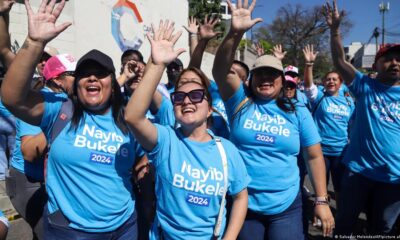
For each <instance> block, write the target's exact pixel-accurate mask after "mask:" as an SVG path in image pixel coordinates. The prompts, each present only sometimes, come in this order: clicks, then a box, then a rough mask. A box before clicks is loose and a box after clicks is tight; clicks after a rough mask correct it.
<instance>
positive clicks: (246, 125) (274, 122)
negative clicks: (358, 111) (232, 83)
mask: <svg viewBox="0 0 400 240" xmlns="http://www.w3.org/2000/svg"><path fill="white" fill-rule="evenodd" d="M246 94H247V93H246V92H245V89H244V87H243V86H241V87H240V89H239V90H238V91H237V92H236V93H235V94H234V95H233V96H232V97H231V98H230V99H229V100H228V101H227V102H226V103H225V106H226V108H227V109H226V110H227V113H228V117H229V121H230V123H231V140H232V142H233V143H234V144H235V145H236V146H237V147H238V149H239V151H240V154H241V155H242V157H243V160H244V163H245V165H246V168H247V171H248V173H249V175H250V177H251V179H252V181H251V182H250V184H249V186H248V191H249V209H251V210H253V211H255V212H258V213H261V214H265V215H271V214H278V213H281V212H283V211H284V210H285V209H287V208H288V207H289V206H290V205H291V204H292V203H293V201H294V199H295V198H296V196H297V193H298V190H299V181H300V179H299V168H298V166H297V155H298V154H299V151H300V145H301V146H303V147H308V146H312V145H315V144H317V143H319V142H320V141H321V139H320V137H319V135H318V132H317V129H316V127H315V124H314V122H313V119H312V117H311V114H310V112H309V111H308V109H307V108H306V107H305V106H300V104H299V105H298V106H296V111H295V112H293V113H286V112H284V111H283V110H281V109H279V108H278V106H277V105H276V102H275V100H270V101H260V100H255V101H253V100H251V99H250V100H249V101H248V102H247V104H246V106H244V107H243V108H242V109H241V111H240V112H239V113H238V114H236V117H235V118H234V119H232V117H233V115H234V114H235V110H236V108H237V106H238V105H239V104H240V103H241V102H242V101H243V100H244V99H245V98H246V97H247V96H246Z"/></svg>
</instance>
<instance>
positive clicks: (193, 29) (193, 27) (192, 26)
mask: <svg viewBox="0 0 400 240" xmlns="http://www.w3.org/2000/svg"><path fill="white" fill-rule="evenodd" d="M183 27H184V28H185V29H186V31H188V33H191V34H197V33H198V32H199V23H198V21H197V18H195V17H193V16H191V17H189V19H188V25H187V26H183Z"/></svg>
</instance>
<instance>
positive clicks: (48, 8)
mask: <svg viewBox="0 0 400 240" xmlns="http://www.w3.org/2000/svg"><path fill="white" fill-rule="evenodd" d="M55 5H56V0H51V1H50V3H49V4H47V6H46V13H48V14H51V13H52V12H53V9H54V6H55Z"/></svg>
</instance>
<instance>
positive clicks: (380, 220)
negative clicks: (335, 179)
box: [335, 169, 400, 235]
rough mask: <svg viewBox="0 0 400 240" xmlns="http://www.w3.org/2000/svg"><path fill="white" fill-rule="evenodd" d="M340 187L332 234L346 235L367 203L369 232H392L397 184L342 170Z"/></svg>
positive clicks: (398, 206) (399, 212) (399, 209)
mask: <svg viewBox="0 0 400 240" xmlns="http://www.w3.org/2000/svg"><path fill="white" fill-rule="evenodd" d="M341 190H342V191H341V197H340V199H339V201H340V203H339V206H340V208H339V209H338V211H337V215H336V221H335V225H336V229H335V234H339V235H350V234H351V233H352V232H353V231H354V227H355V225H356V222H357V219H358V215H359V214H360V212H361V211H362V210H363V209H364V208H365V207H367V206H366V205H367V202H368V204H370V206H368V209H369V210H370V211H369V212H368V214H367V218H368V222H369V226H368V231H369V233H370V234H380V235H391V234H394V232H393V231H394V229H393V228H394V224H395V222H396V219H397V218H398V217H399V216H400V184H389V183H384V182H377V181H374V180H371V179H369V178H367V177H364V176H363V175H361V174H358V173H355V172H352V171H350V170H349V169H346V171H345V173H344V175H343V179H342V189H341Z"/></svg>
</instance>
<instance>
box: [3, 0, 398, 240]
mask: <svg viewBox="0 0 400 240" xmlns="http://www.w3.org/2000/svg"><path fill="white" fill-rule="evenodd" d="M13 3H14V1H11V0H0V57H1V60H2V61H3V63H4V64H5V66H6V67H7V69H8V70H7V73H6V76H5V78H4V79H3V80H2V82H1V104H0V114H1V117H2V118H0V119H4V120H1V121H3V122H4V123H3V122H0V124H1V127H0V128H1V131H0V134H1V135H0V136H1V139H0V140H1V149H0V150H2V151H1V152H0V154H1V155H0V158H1V162H0V165H1V164H3V165H4V164H7V163H8V162H7V161H8V160H7V158H10V159H11V160H10V167H9V169H8V171H7V173H6V172H4V173H3V172H0V177H1V176H4V177H5V178H6V180H5V182H6V187H7V194H8V196H9V197H10V200H11V202H12V204H13V206H14V208H15V209H16V211H17V212H18V213H19V214H20V215H21V217H22V218H24V219H25V220H26V222H27V223H28V224H29V225H30V227H31V229H32V234H33V239H39V240H41V239H50V240H52V239H90V240H98V239H109V240H114V239H118V240H125V239H260V240H262V239H270V240H280V239H296V240H297V239H307V238H308V220H307V219H308V217H309V216H307V213H306V211H305V206H306V203H307V199H308V197H309V196H308V193H307V191H304V188H303V183H304V178H305V176H306V174H308V176H309V178H310V181H311V184H312V186H313V188H314V195H315V196H314V204H313V210H314V215H313V224H314V225H315V226H319V227H320V228H321V231H322V235H323V236H324V237H332V236H333V235H340V236H343V237H349V238H350V236H351V235H352V234H357V232H356V222H357V219H358V216H359V214H360V212H361V211H364V212H365V213H366V215H367V219H368V226H367V229H366V233H367V234H371V235H381V236H385V235H389V236H392V235H395V234H399V231H400V230H399V228H398V226H397V227H396V224H399V216H400V191H399V189H400V164H399V161H400V150H399V148H398V146H400V138H398V135H399V134H400V98H399V96H400V44H388V45H384V46H382V47H381V48H380V50H379V51H378V52H377V55H376V57H375V61H374V65H373V68H374V70H375V71H376V72H377V75H376V76H374V77H373V78H372V77H370V76H367V75H363V74H362V73H361V72H360V71H358V70H357V69H355V68H354V67H353V66H352V65H351V64H350V63H348V62H347V61H346V59H345V54H344V50H343V45H342V40H341V33H340V23H341V20H342V19H343V13H342V12H340V11H339V10H338V7H337V3H336V0H334V1H333V3H332V4H329V3H327V4H326V5H325V6H324V15H325V18H326V23H327V25H328V26H329V29H330V41H331V54H332V62H333V66H332V69H335V70H332V71H329V72H327V73H326V74H325V76H324V77H323V78H322V85H321V86H317V85H316V84H315V81H314V78H313V66H314V63H315V62H316V61H318V58H317V56H318V52H317V51H315V50H314V46H312V45H307V44H305V47H304V49H303V56H304V63H305V64H304V67H303V72H304V79H303V81H302V80H301V77H300V75H299V72H300V71H299V67H296V66H293V65H287V66H284V65H283V63H282V62H283V60H284V58H285V54H286V53H285V52H284V51H283V48H282V46H281V45H280V44H277V45H276V46H275V47H274V48H273V49H272V54H271V55H270V54H266V53H265V51H264V49H263V48H262V46H261V45H259V44H258V45H257V46H256V50H257V59H256V60H255V61H254V63H252V64H251V65H250V66H248V65H246V64H245V63H244V62H241V61H238V60H236V59H235V53H236V51H237V49H238V46H239V43H240V41H241V39H242V37H243V34H245V32H246V31H248V30H249V29H251V28H252V27H253V26H254V25H256V24H257V23H259V22H261V21H262V19H260V18H256V19H253V18H252V11H253V10H254V8H255V5H256V0H253V1H251V2H249V1H248V0H238V1H237V3H236V5H233V4H232V3H231V1H227V3H228V5H229V8H230V11H231V12H232V20H231V26H230V28H229V30H228V33H227V34H226V36H225V37H224V38H223V40H222V42H221V44H220V46H219V47H218V50H217V52H216V55H215V60H214V64H213V68H212V78H213V79H210V78H209V77H210V76H206V74H205V73H204V72H203V71H202V70H201V64H202V59H203V54H204V52H205V49H206V47H207V44H208V42H209V41H210V40H211V39H213V38H214V37H216V36H217V35H219V34H220V33H219V32H217V31H216V30H215V26H216V24H217V23H218V19H217V18H215V17H207V16H206V17H205V19H204V20H203V21H198V20H197V19H195V18H193V17H191V18H190V19H189V22H188V26H186V27H185V29H186V31H187V32H188V34H189V40H190V41H189V53H190V57H191V58H190V62H189V64H188V66H187V67H186V68H185V67H184V64H183V63H182V62H181V61H180V60H179V58H178V57H179V55H180V54H182V53H183V52H185V51H186V50H185V49H176V48H175V44H176V42H177V41H178V40H179V38H180V36H181V34H182V32H181V31H175V26H174V22H173V21H169V20H162V21H160V23H159V25H158V26H153V25H152V32H151V33H148V34H147V38H148V41H149V44H150V46H151V53H150V56H148V57H149V60H148V61H147V62H146V61H145V60H144V57H143V55H142V53H141V52H140V51H139V50H134V49H129V50H127V51H125V52H124V53H123V54H122V56H121V69H120V72H119V76H117V75H116V69H115V67H114V63H113V61H112V59H111V58H110V57H109V56H108V55H106V54H105V53H103V52H101V51H100V50H97V49H93V50H90V51H88V52H87V53H86V54H84V55H83V56H82V57H81V58H80V59H78V60H75V58H74V57H73V56H72V55H70V54H59V53H58V52H57V51H56V50H55V49H54V48H52V47H50V46H48V43H49V42H50V41H51V40H52V39H54V38H56V37H57V36H58V35H59V34H60V33H62V32H63V31H64V30H65V29H67V28H68V27H69V26H70V25H71V23H68V22H67V23H61V24H58V23H56V22H57V19H58V18H59V16H60V15H61V13H62V11H63V8H64V6H65V4H66V3H65V1H64V0H62V1H61V2H59V3H56V0H51V1H47V0H43V1H42V3H41V5H40V7H39V9H38V10H37V12H35V11H33V10H32V8H31V6H30V3H29V1H26V2H25V6H26V10H27V15H28V36H27V37H26V40H25V42H24V44H23V46H22V47H21V49H20V50H19V51H18V53H17V54H14V53H13V52H12V51H11V48H10V36H9V31H8V26H9V11H10V9H11V8H12V5H13ZM164 71H166V73H167V76H168V83H167V84H166V85H164V84H161V83H160V80H161V78H162V75H163V73H164ZM35 72H37V75H35ZM14 134H15V136H16V137H15V144H14V143H13V140H7V139H12V136H13V135H14ZM10 136H11V137H10ZM7 143H8V144H7ZM6 149H7V151H6ZM6 152H7V154H6ZM2 169H6V168H2ZM330 176H331V179H332V183H333V186H334V191H335V192H334V194H332V196H330V195H329V194H328V190H327V183H328V182H329V180H330ZM4 177H3V178H4ZM330 197H333V198H335V200H336V203H337V206H336V210H337V211H336V213H335V214H333V213H332V211H331V208H330ZM7 227H8V222H7V220H6V219H5V218H4V216H3V215H0V239H5V236H6V234H7Z"/></svg>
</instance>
